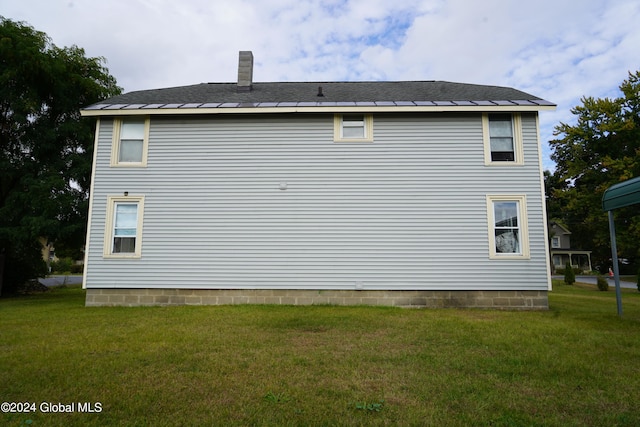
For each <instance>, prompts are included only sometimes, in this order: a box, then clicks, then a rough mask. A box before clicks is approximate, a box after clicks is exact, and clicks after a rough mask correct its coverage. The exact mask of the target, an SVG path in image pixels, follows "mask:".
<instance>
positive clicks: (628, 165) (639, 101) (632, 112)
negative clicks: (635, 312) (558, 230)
mask: <svg viewBox="0 0 640 427" xmlns="http://www.w3.org/2000/svg"><path fill="white" fill-rule="evenodd" d="M620 90H621V92H622V94H621V96H619V97H617V98H615V99H609V98H603V99H596V98H592V97H583V98H582V100H581V101H582V105H580V106H577V107H574V108H573V109H572V110H571V112H572V113H573V114H574V115H575V116H576V119H577V120H576V124H574V125H570V124H566V123H560V124H559V125H558V126H556V128H555V135H556V136H559V138H558V139H555V140H553V141H550V145H551V148H552V149H553V154H552V156H551V158H552V160H554V161H555V162H556V165H557V167H556V171H555V173H554V174H553V177H546V178H545V182H546V183H547V187H548V191H549V193H548V194H549V196H550V199H551V207H552V209H553V213H552V214H553V215H561V218H560V219H562V220H563V221H564V223H565V224H567V225H568V226H569V228H570V229H571V231H572V235H571V239H572V242H571V243H572V246H574V247H581V248H582V249H588V250H593V258H594V261H595V262H596V263H600V264H601V265H605V264H607V263H609V262H610V261H609V259H610V258H611V252H610V242H609V228H608V221H607V214H606V213H605V212H603V211H602V195H603V193H604V191H605V190H606V189H607V188H609V187H610V186H611V185H613V184H616V183H618V182H621V181H625V180H627V179H630V178H633V177H637V176H640V71H636V72H635V73H629V77H628V79H627V80H625V81H624V82H623V83H622V84H621V86H620ZM639 212H640V209H639V207H638V205H636V206H631V207H628V208H624V209H619V210H617V211H616V212H615V219H616V229H617V231H618V233H617V235H618V250H619V253H620V256H621V257H622V258H627V259H630V260H632V261H634V262H637V260H638V259H640V215H639Z"/></svg>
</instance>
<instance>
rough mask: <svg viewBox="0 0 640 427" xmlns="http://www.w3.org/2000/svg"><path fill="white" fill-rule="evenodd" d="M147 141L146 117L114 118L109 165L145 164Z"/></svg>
mask: <svg viewBox="0 0 640 427" xmlns="http://www.w3.org/2000/svg"><path fill="white" fill-rule="evenodd" d="M148 141H149V119H148V118H144V117H131V118H129V117H127V118H123V119H115V120H114V121H113V145H112V151H111V166H134V167H136V166H137V167H139V166H146V164H147V147H148Z"/></svg>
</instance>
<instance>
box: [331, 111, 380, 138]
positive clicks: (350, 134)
mask: <svg viewBox="0 0 640 427" xmlns="http://www.w3.org/2000/svg"><path fill="white" fill-rule="evenodd" d="M333 139H334V141H341V142H347V141H351V142H372V141H373V117H372V116H371V115H370V114H336V115H335V118H334V138H333Z"/></svg>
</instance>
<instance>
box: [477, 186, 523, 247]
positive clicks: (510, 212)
mask: <svg viewBox="0 0 640 427" xmlns="http://www.w3.org/2000/svg"><path fill="white" fill-rule="evenodd" d="M526 212H527V211H526V197H525V196H524V195H489V196H487V214H488V215H487V216H488V219H489V256H490V258H499V259H505V258H529V237H528V227H527V215H526Z"/></svg>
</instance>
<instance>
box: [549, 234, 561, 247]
mask: <svg viewBox="0 0 640 427" xmlns="http://www.w3.org/2000/svg"><path fill="white" fill-rule="evenodd" d="M551 247H552V248H553V249H560V237H558V236H554V237H552V238H551Z"/></svg>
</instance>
